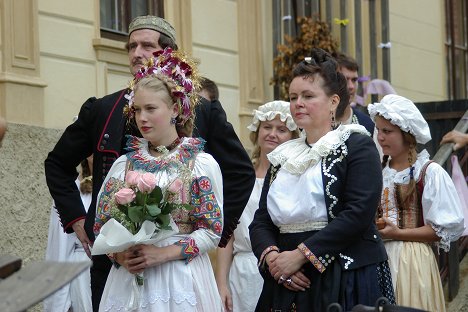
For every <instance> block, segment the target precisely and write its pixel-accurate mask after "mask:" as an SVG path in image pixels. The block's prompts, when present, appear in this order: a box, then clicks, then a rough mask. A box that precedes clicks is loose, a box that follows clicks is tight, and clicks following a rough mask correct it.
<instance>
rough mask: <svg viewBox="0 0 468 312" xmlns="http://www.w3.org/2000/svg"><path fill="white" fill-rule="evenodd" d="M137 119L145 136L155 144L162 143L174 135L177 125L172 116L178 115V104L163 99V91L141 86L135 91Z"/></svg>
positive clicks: (139, 127)
mask: <svg viewBox="0 0 468 312" xmlns="http://www.w3.org/2000/svg"><path fill="white" fill-rule="evenodd" d="M133 105H134V106H133V107H134V109H135V120H136V123H137V126H138V129H139V130H140V132H141V134H142V135H143V137H144V138H145V139H146V140H148V141H150V142H151V143H152V144H153V145H162V142H163V140H167V138H168V137H172V134H173V131H174V130H175V125H173V124H171V118H172V117H174V118H175V117H176V116H177V106H176V105H173V104H172V105H170V107H169V105H168V104H167V103H166V102H165V101H163V91H158V92H155V91H153V90H150V89H145V88H140V89H138V90H137V91H136V92H135V99H134V103H133Z"/></svg>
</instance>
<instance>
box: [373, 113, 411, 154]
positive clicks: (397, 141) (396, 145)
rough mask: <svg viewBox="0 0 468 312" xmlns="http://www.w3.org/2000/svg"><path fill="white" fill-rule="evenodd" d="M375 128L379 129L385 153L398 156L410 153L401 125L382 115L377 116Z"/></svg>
mask: <svg viewBox="0 0 468 312" xmlns="http://www.w3.org/2000/svg"><path fill="white" fill-rule="evenodd" d="M375 128H376V129H377V131H378V133H377V140H378V142H379V144H380V146H381V147H382V151H383V153H384V154H385V155H389V156H390V157H392V158H395V159H396V158H398V157H399V156H401V155H403V154H404V155H405V157H406V155H408V150H409V146H408V144H405V141H404V138H403V132H402V131H401V129H400V127H398V126H395V125H394V124H392V123H391V122H390V121H388V120H387V119H385V118H383V117H382V116H376V117H375Z"/></svg>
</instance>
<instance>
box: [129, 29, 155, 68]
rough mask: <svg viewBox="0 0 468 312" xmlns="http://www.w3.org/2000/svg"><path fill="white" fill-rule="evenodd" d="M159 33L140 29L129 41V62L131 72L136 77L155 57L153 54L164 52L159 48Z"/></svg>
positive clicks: (133, 33)
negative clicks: (145, 64)
mask: <svg viewBox="0 0 468 312" xmlns="http://www.w3.org/2000/svg"><path fill="white" fill-rule="evenodd" d="M159 36H160V34H159V32H157V31H155V30H152V29H138V30H135V31H133V32H132V33H131V34H130V38H129V39H128V61H129V65H130V72H131V73H132V75H134V74H135V73H136V72H137V71H138V70H139V69H140V68H141V67H142V66H143V65H144V63H145V61H146V60H148V59H149V58H151V57H152V56H153V52H156V51H159V50H162V48H161V47H160V46H159V43H158V41H159Z"/></svg>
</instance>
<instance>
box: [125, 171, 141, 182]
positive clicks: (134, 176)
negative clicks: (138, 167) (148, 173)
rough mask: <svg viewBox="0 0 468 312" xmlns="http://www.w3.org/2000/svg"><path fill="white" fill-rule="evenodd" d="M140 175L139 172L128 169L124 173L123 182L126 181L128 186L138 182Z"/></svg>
mask: <svg viewBox="0 0 468 312" xmlns="http://www.w3.org/2000/svg"><path fill="white" fill-rule="evenodd" d="M140 176H141V174H140V173H138V172H136V171H132V170H129V171H128V172H127V174H126V175H125V182H126V183H127V185H128V186H135V185H137V184H138V181H139V180H140Z"/></svg>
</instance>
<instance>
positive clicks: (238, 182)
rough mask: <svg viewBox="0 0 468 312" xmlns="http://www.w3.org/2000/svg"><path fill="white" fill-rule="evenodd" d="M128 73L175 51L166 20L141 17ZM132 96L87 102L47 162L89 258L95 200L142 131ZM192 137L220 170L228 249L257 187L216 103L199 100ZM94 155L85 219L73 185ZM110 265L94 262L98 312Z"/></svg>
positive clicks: (71, 228)
mask: <svg viewBox="0 0 468 312" xmlns="http://www.w3.org/2000/svg"><path fill="white" fill-rule="evenodd" d="M126 47H127V51H128V58H129V66H130V72H131V73H132V74H135V73H136V72H137V71H138V70H139V69H140V68H141V67H142V66H143V64H144V63H145V61H146V60H147V59H149V58H150V57H151V56H152V55H153V52H156V51H159V50H162V49H164V48H166V47H171V48H172V49H174V50H177V45H176V40H175V30H174V28H173V27H172V26H171V25H170V24H169V23H168V22H167V21H166V20H164V19H163V18H160V17H156V16H139V17H137V18H135V19H134V20H133V21H132V22H131V23H130V26H129V39H128V43H127V45H126ZM128 92H129V90H127V89H125V90H120V91H118V92H116V93H113V94H110V95H107V96H105V97H103V98H100V99H96V98H94V97H92V98H90V99H88V100H87V101H86V102H85V103H84V104H83V106H82V107H81V110H80V113H79V115H78V119H77V120H76V121H75V122H74V123H73V124H71V125H70V126H68V127H67V129H65V132H64V133H63V135H62V137H61V138H60V140H59V141H58V143H57V145H56V146H55V147H54V149H53V150H52V151H51V152H50V153H49V155H48V157H47V159H46V160H45V172H46V180H47V185H48V187H49V191H50V193H51V194H52V197H53V199H54V201H55V204H56V207H57V210H58V212H59V214H60V219H61V222H62V226H63V228H64V230H65V231H66V232H67V233H71V232H75V233H76V234H77V236H78V238H79V239H80V241H81V243H82V244H83V247H84V249H85V251H86V252H87V253H88V255H90V246H91V245H92V241H93V240H94V234H93V224H94V220H95V212H96V210H95V209H96V197H97V194H98V192H99V189H100V187H101V185H102V182H103V180H104V178H105V177H106V175H107V173H108V171H109V169H110V167H111V166H112V164H113V162H114V161H115V160H116V159H117V158H118V157H119V156H120V155H122V154H124V150H123V149H124V147H125V144H124V142H125V135H126V134H130V135H139V132H138V129H137V128H136V127H135V126H134V125H132V124H131V123H129V122H128V120H127V119H126V117H125V116H124V114H123V112H124V107H125V106H126V104H127V99H126V97H125V95H127V94H128ZM195 114H196V119H195V131H194V134H193V135H194V136H201V137H202V138H204V139H205V140H206V141H207V143H206V145H205V150H206V151H207V152H208V153H210V154H212V155H213V157H214V158H215V159H216V161H217V162H218V163H219V165H220V167H221V171H222V174H223V184H224V207H225V208H224V225H225V227H224V230H223V235H222V239H221V243H220V246H224V245H225V243H226V242H227V240H228V239H229V237H230V236H231V235H232V232H233V230H234V229H235V227H236V225H237V222H238V218H239V217H240V215H241V214H242V210H243V208H244V207H245V205H246V203H247V201H248V198H249V194H250V192H251V189H252V187H253V184H254V182H255V173H254V170H253V167H252V165H251V162H250V160H249V157H248V155H247V153H246V152H245V150H244V148H243V147H242V144H241V143H240V141H239V138H238V137H237V135H236V134H235V132H234V129H233V127H232V125H231V124H230V123H229V122H227V119H226V113H225V112H224V110H223V108H222V106H221V104H220V103H219V102H218V101H213V102H211V103H209V102H207V101H205V100H204V99H201V105H198V107H197V110H196V112H195ZM93 153H94V164H93V200H92V202H91V206H90V208H89V210H88V214H86V212H85V209H84V207H83V204H82V202H81V200H80V193H79V191H78V189H77V187H76V184H75V182H74V181H75V179H76V177H77V175H78V173H77V172H76V167H77V166H78V164H79V163H80V161H81V160H83V159H85V158H86V157H88V156H89V155H91V154H93ZM110 267H111V262H110V260H109V259H108V258H107V257H106V256H93V266H92V268H91V288H92V295H93V298H92V299H93V309H94V310H95V311H97V309H98V307H99V302H100V298H101V295H102V291H103V289H104V285H105V283H106V278H107V274H108V272H109V270H110Z"/></svg>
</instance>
